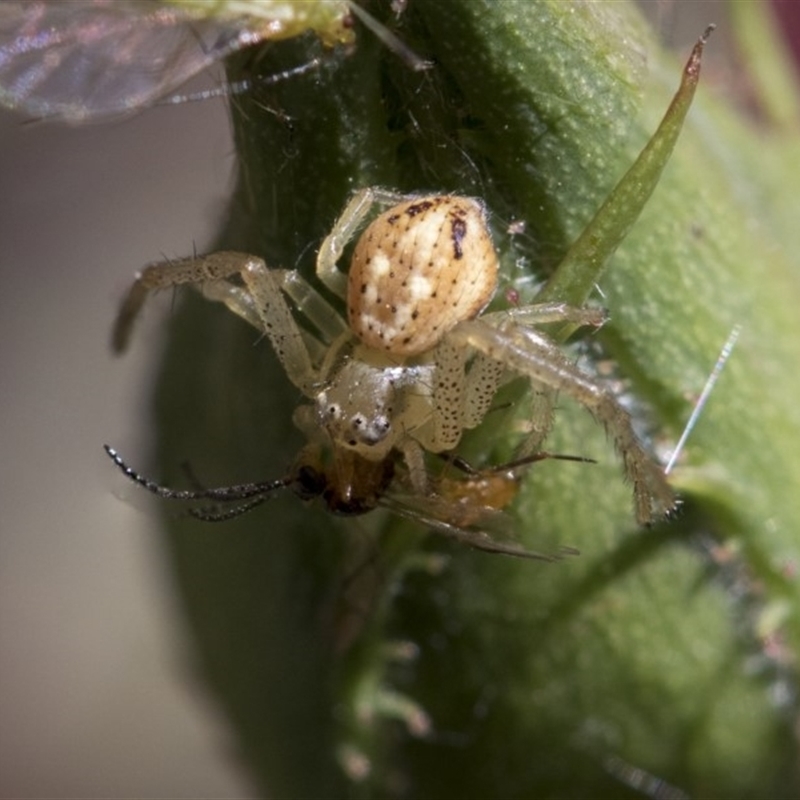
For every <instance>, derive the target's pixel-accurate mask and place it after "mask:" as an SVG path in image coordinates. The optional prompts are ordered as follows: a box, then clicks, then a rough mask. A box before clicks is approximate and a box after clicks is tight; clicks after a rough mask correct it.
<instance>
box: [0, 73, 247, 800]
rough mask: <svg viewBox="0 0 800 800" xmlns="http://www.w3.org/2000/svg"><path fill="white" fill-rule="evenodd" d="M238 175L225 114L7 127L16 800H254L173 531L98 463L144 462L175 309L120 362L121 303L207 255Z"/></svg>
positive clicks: (5, 390) (3, 488)
mask: <svg viewBox="0 0 800 800" xmlns="http://www.w3.org/2000/svg"><path fill="white" fill-rule="evenodd" d="M205 82H206V84H211V85H213V83H214V81H213V80H211V81H209V79H208V77H206V79H205ZM234 163H235V162H234V157H233V152H232V145H231V141H230V131H229V124H228V115H227V111H226V106H225V103H224V102H223V101H220V100H216V101H214V100H212V101H208V102H202V103H192V104H185V105H180V106H176V107H168V108H156V109H152V110H150V111H147V112H144V113H142V114H139V115H138V116H136V117H133V118H131V119H129V120H125V121H122V122H116V123H111V124H98V125H91V126H85V127H77V128H74V127H67V126H64V125H60V124H56V123H46V124H45V123H24V117H22V116H20V115H17V114H12V113H10V112H4V113H0V176H2V178H0V181H1V183H0V186H2V191H0V275H1V276H2V281H1V283H0V452H2V459H1V460H0V720H2V722H1V723H0V796H2V797H55V796H59V797H66V796H70V797H122V796H128V797H133V796H137V797H155V796H159V797H201V796H207V797H211V796H215V797H221V796H225V797H246V796H248V785H247V782H246V780H245V779H244V778H243V777H242V775H241V773H240V770H239V769H238V767H237V765H236V764H235V763H233V761H232V757H229V754H230V753H231V752H233V747H232V746H230V745H231V744H232V743H231V742H230V741H229V740H228V738H227V733H226V728H225V725H224V724H223V722H222V721H221V720H220V719H219V718H218V717H217V714H216V709H215V707H214V705H213V702H212V701H210V700H209V699H208V698H207V697H206V695H205V694H204V692H203V688H202V686H200V685H199V684H198V683H197V682H196V681H195V678H194V676H193V673H192V666H191V656H190V655H189V653H188V652H187V643H186V642H185V641H184V639H183V633H182V627H181V623H180V618H179V614H178V611H177V609H176V607H175V605H174V604H173V596H172V593H171V590H170V584H169V577H168V575H166V574H165V573H164V572H163V571H162V568H163V566H164V564H163V562H162V560H161V556H160V552H159V543H158V532H157V530H154V525H155V521H156V520H155V517H154V516H153V515H152V514H151V513H150V510H149V506H148V505H147V504H146V503H145V502H144V499H143V498H141V497H140V496H137V494H136V493H135V492H129V488H128V486H127V485H126V483H125V480H124V478H122V476H121V475H120V474H119V473H118V472H117V470H116V469H115V468H114V466H113V465H112V464H111V462H110V461H109V460H108V458H107V456H106V455H105V453H104V452H103V450H102V445H103V443H105V442H108V443H110V444H113V445H114V446H116V447H118V448H119V449H120V450H121V452H122V453H124V454H125V456H126V457H127V458H129V459H130V460H131V462H132V463H134V464H144V463H146V461H147V446H148V442H149V441H150V437H151V434H150V412H149V408H150V394H151V387H152V383H153V378H154V370H155V368H156V366H157V364H158V361H159V354H160V343H161V336H160V335H159V320H161V321H163V319H164V317H165V315H166V314H168V313H169V302H170V298H169V296H168V295H169V294H170V293H166V296H165V297H163V298H162V300H165V301H166V303H163V302H162V304H161V309H162V312H163V313H161V314H159V311H158V305H159V304H158V303H156V306H155V307H154V308H153V309H151V310H150V312H151V313H149V314H147V315H146V317H147V319H146V320H145V323H144V324H143V325H142V326H141V329H140V330H139V331H137V333H138V334H141V335H137V336H136V337H135V342H134V344H133V347H132V348H131V352H130V353H128V354H127V355H126V357H124V358H121V359H115V358H113V357H112V355H111V353H110V350H109V345H108V343H109V334H110V329H111V324H112V321H113V319H114V314H115V311H116V307H117V304H118V302H119V299H120V298H121V297H122V294H123V292H124V291H125V289H126V288H127V286H128V284H129V283H130V281H131V279H132V277H133V274H134V272H135V271H136V270H137V269H138V268H139V267H140V266H142V265H143V264H145V263H146V262H148V261H153V260H157V259H161V258H163V257H165V256H168V257H175V256H180V255H186V254H188V253H190V252H191V251H192V248H193V247H196V248H197V249H198V250H200V251H202V250H205V249H207V248H208V247H209V246H210V243H211V241H212V240H213V238H214V235H215V232H216V231H217V229H218V227H219V223H220V218H221V216H222V214H223V213H224V210H225V204H226V198H227V197H228V195H229V193H230V191H231V189H232V185H233V174H232V170H233V168H234ZM131 488H135V487H131Z"/></svg>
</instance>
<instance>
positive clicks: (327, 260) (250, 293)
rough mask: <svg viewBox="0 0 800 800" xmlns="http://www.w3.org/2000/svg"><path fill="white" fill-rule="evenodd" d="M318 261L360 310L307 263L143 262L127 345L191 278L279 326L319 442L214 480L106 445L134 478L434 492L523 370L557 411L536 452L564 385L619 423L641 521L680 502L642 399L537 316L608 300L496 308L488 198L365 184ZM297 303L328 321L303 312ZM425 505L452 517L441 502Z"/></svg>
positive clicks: (588, 316) (344, 500) (369, 499)
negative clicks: (149, 471)
mask: <svg viewBox="0 0 800 800" xmlns="http://www.w3.org/2000/svg"><path fill="white" fill-rule="evenodd" d="M374 204H379V205H381V206H386V207H389V208H388V210H387V211H385V212H384V213H382V214H381V215H380V216H378V217H377V218H375V219H374V220H373V221H372V222H371V223H370V224H369V225H368V226H367V227H366V229H365V230H364V231H363V233H361V235H360V237H359V239H358V242H357V244H356V246H355V250H354V252H353V257H352V261H351V265H350V269H349V272H348V273H347V274H345V273H344V272H342V271H340V269H339V267H338V262H339V260H340V258H341V256H342V253H343V250H344V248H345V246H346V244H347V243H348V242H349V241H350V240H351V239H352V238H353V237H354V236H355V235H356V233H357V232H358V231H359V230H360V228H361V227H362V225H363V223H364V222H365V220H366V217H367V215H368V213H369V211H370V209H371V207H372V206H373V205H374ZM316 273H317V277H318V278H319V280H320V281H321V282H322V283H323V284H324V285H325V286H326V287H327V288H328V289H329V290H330V291H331V292H332V293H333V294H334V295H337V296H339V297H341V298H342V299H343V300H344V301H345V303H346V306H347V320H345V319H344V318H343V317H342V315H341V314H340V313H339V312H338V311H337V310H336V309H335V308H334V307H333V306H332V305H331V304H330V303H329V302H328V301H327V300H326V299H325V298H324V297H323V296H322V295H321V294H320V293H319V292H318V291H317V290H315V289H314V288H313V287H312V286H311V285H310V284H309V283H308V282H307V281H306V280H305V279H304V278H302V277H301V276H300V275H299V273H297V272H296V271H293V270H280V269H271V268H269V267H268V266H267V265H266V263H265V262H264V261H263V259H261V258H259V257H257V256H253V255H248V254H246V253H238V252H219V253H212V254H210V255H207V256H201V257H196V258H188V259H184V260H180V261H174V262H160V263H156V264H152V265H150V266H148V267H146V268H145V269H143V270H142V271H141V272H140V273H139V275H138V276H137V278H136V281H135V282H134V284H133V285H132V287H131V289H130V291H129V293H128V296H127V297H126V299H125V301H124V303H123V306H122V309H121V312H120V315H119V318H118V320H117V324H116V328H115V331H114V347H115V349H116V350H117V351H118V352H119V351H122V350H123V349H124V348H125V347H126V345H127V342H128V339H129V335H130V331H131V326H132V323H133V321H134V319H135V317H136V315H137V314H138V312H139V309H140V308H141V306H142V304H143V303H144V301H145V299H146V297H147V295H148V294H149V293H150V292H151V291H152V290H155V289H164V288H168V287H174V286H179V285H182V284H192V285H194V286H195V287H197V288H198V289H199V290H200V291H202V293H203V294H204V295H205V296H206V297H207V298H209V299H211V300H216V301H219V302H222V303H224V304H225V305H226V306H227V307H228V308H229V309H230V310H231V311H233V312H234V313H236V314H238V315H239V316H240V317H242V318H243V319H245V320H246V321H247V322H249V323H250V324H251V325H252V326H253V327H254V328H256V329H257V330H258V331H260V332H261V333H263V334H264V335H265V336H266V337H267V338H268V339H269V340H270V342H271V344H272V346H273V348H274V350H275V352H276V354H277V356H278V358H279V359H280V362H281V364H282V365H283V368H284V370H285V371H286V374H287V376H288V378H289V380H291V381H292V383H293V384H294V385H295V386H297V387H298V389H300V391H301V392H302V393H303V394H304V395H305V396H306V397H307V398H308V399H309V400H310V403H308V404H304V405H301V406H300V407H299V408H298V409H297V410H296V412H295V416H294V419H295V423H296V424H297V425H298V427H299V428H300V429H301V430H302V431H303V433H304V434H305V435H306V437H307V439H308V442H309V445H308V447H307V448H306V449H305V450H304V451H303V453H302V454H301V456H300V457H299V459H298V462H297V465H296V467H295V468H294V469H293V470H292V471H291V473H290V474H289V476H287V477H286V478H284V479H281V480H280V481H273V482H270V483H264V484H245V485H243V486H239V487H228V488H227V489H220V490H206V491H199V492H191V491H179V490H173V489H166V488H165V487H159V486H158V485H157V484H155V483H153V482H152V481H149V480H147V479H146V478H143V477H142V476H140V475H138V473H135V472H134V471H133V470H131V469H130V468H129V467H127V466H126V465H125V463H124V462H123V461H122V459H121V458H120V457H119V456H118V455H117V454H116V452H115V451H113V450H111V449H110V448H107V449H108V450H109V454H110V455H111V456H112V458H114V460H115V461H116V463H117V464H118V465H119V466H120V467H121V468H122V469H123V470H124V471H125V472H126V474H128V475H129V477H131V478H133V479H134V480H137V481H138V482H139V483H141V484H142V485H144V486H145V487H146V488H148V489H150V490H151V491H155V492H156V493H158V494H161V495H162V496H164V497H177V498H178V499H198V498H208V499H213V500H221V501H228V500H250V499H254V502H252V503H251V504H250V505H254V504H257V503H258V502H261V500H263V499H264V497H265V496H266V495H267V494H268V493H269V492H271V491H272V490H273V489H275V488H278V487H280V486H290V487H293V488H294V489H295V490H296V491H297V492H298V493H299V494H300V495H301V496H308V497H311V496H319V495H321V496H323V497H324V498H325V499H326V501H327V503H328V505H329V507H330V508H331V509H332V510H334V511H337V512H340V513H363V512H365V511H369V510H371V509H372V508H375V507H376V506H377V505H378V504H381V498H382V497H383V496H384V495H385V494H386V493H387V491H388V490H389V488H390V486H392V482H393V481H394V480H395V479H396V478H395V476H396V475H397V474H398V471H399V470H402V474H403V479H402V482H403V486H404V487H408V489H407V491H410V492H411V493H413V494H414V495H416V496H418V497H420V498H425V497H428V498H431V497H434V498H435V496H436V494H437V489H438V487H437V486H435V485H433V486H432V485H431V479H430V478H429V470H428V469H427V468H426V464H425V453H426V452H427V453H448V452H450V451H452V450H453V449H454V448H455V447H456V446H457V445H458V443H459V440H460V439H461V436H462V434H463V432H464V431H465V430H467V429H470V428H474V427H476V426H477V425H479V424H480V423H481V422H482V420H483V419H484V417H485V415H486V413H487V411H488V410H489V408H490V405H491V403H492V400H493V398H494V396H495V393H496V392H497V390H498V388H499V387H500V386H501V385H502V384H504V383H505V382H507V381H508V380H510V379H512V378H515V377H518V376H523V377H525V378H528V379H529V380H530V382H531V385H532V388H533V390H534V391H536V392H537V393H538V394H539V396H540V397H542V398H544V402H543V403H542V402H539V403H538V407H539V408H543V409H544V412H543V414H542V417H541V418H537V419H535V420H532V421H531V426H530V427H531V430H532V433H530V434H529V435H528V436H527V438H526V439H525V441H524V442H523V443H522V444H521V445H520V447H519V455H520V456H521V457H523V458H525V457H529V456H531V454H534V453H536V452H537V451H538V448H539V445H540V443H541V441H542V440H543V439H544V437H545V436H546V435H547V433H548V431H549V429H550V427H551V424H552V417H553V414H552V408H553V404H554V401H555V397H556V395H557V394H559V393H563V394H564V395H568V396H569V397H572V398H573V399H575V400H577V401H578V402H579V403H580V404H582V405H583V406H584V407H585V408H586V409H587V410H588V411H589V412H590V413H591V414H592V415H593V416H594V417H595V419H597V420H598V422H600V423H601V424H602V425H603V426H604V428H605V429H606V431H607V432H608V434H609V435H610V436H611V438H612V440H613V442H614V445H615V447H616V449H617V452H618V453H619V455H620V457H621V459H622V462H623V466H624V471H625V476H626V477H627V479H628V480H629V481H630V483H631V485H632V487H633V494H634V504H635V512H636V519H637V521H638V522H639V523H641V524H649V523H651V522H653V521H655V520H656V519H658V518H659V517H662V516H663V515H665V514H667V513H669V511H670V510H671V509H672V508H673V506H674V504H675V498H674V495H673V493H672V490H671V489H670V487H669V485H668V484H667V481H666V478H665V476H664V472H663V470H662V468H661V467H660V465H659V464H657V463H656V462H655V461H654V460H653V459H652V458H651V457H650V455H649V454H648V453H647V451H646V450H645V448H644V446H643V445H642V443H641V442H640V441H639V440H638V438H637V436H636V434H635V433H634V430H633V427H632V423H631V418H630V415H629V414H628V412H627V411H626V410H625V409H624V408H623V407H622V406H621V405H620V403H619V402H618V401H617V399H616V398H615V396H614V395H613V394H612V393H611V392H610V391H609V390H608V389H607V388H606V387H605V386H604V385H603V384H602V383H600V382H598V381H597V380H595V379H594V378H593V377H592V376H590V375H588V374H586V373H585V372H583V371H581V370H580V369H578V368H577V367H576V366H575V365H574V364H573V363H572V362H571V361H570V360H569V359H568V358H567V357H566V356H565V355H564V353H563V352H562V351H561V349H560V347H559V346H558V345H557V344H556V343H555V342H554V341H553V340H551V339H549V338H548V337H547V336H546V335H544V334H543V333H542V332H541V331H539V330H537V329H536V326H538V325H541V324H543V323H551V322H567V323H571V324H575V325H593V326H598V325H600V324H602V323H603V321H604V320H605V315H604V313H603V312H602V311H600V310H598V309H593V308H576V307H570V306H567V305H564V304H559V303H546V304H538V305H528V306H522V307H517V308H511V309H507V310H505V311H495V312H484V309H485V308H486V306H487V304H488V303H489V302H490V300H491V299H492V297H493V295H494V294H495V291H496V289H497V280H498V279H497V273H498V260H497V254H496V252H495V249H494V246H493V244H492V240H491V236H490V233H489V230H488V227H487V221H486V211H485V209H484V206H483V204H482V203H481V202H480V201H478V200H476V199H474V198H468V197H459V196H454V195H425V196H410V195H400V194H396V193H394V192H390V191H387V190H384V189H379V188H367V189H362V190H361V191H359V192H358V193H357V194H356V195H355V196H354V197H353V198H352V200H351V201H350V202H349V203H348V205H347V207H346V208H345V209H344V211H343V213H342V214H341V216H340V217H339V219H338V220H337V221H336V223H335V224H334V226H333V229H332V231H331V233H330V234H329V235H328V236H327V237H326V238H325V240H324V241H323V243H322V246H321V247H320V250H319V254H318V256H317V267H316ZM231 279H233V280H231ZM239 279H240V280H239ZM290 302H291V304H292V305H293V306H294V308H295V310H296V312H299V313H300V314H302V316H303V317H304V318H305V319H306V320H307V322H308V323H309V324H310V326H311V327H313V329H314V332H313V333H311V332H309V330H307V329H305V328H301V327H300V326H298V324H297V322H296V321H295V318H294V316H293V312H292V309H291V308H290ZM323 453H327V455H322V454H323ZM464 486H469V483H467V482H465V483H464ZM445 499H446V498H445ZM428 502H429V503H430V502H435V500H434V501H432V500H430V499H429V501H428ZM386 505H389V506H390V507H392V506H391V504H390V503H386ZM247 507H249V505H248V506H247ZM395 510H398V509H397V508H395ZM400 510H401V511H402V509H400ZM235 513H238V510H236V512H235ZM201 516H202V515H201ZM224 516H225V515H210V518H219V517H224ZM411 516H417V517H418V518H422V519H424V520H426V521H431V519H433V522H434V524H435V523H436V522H437V520H438V522H440V523H441V525H439V526H438V527H440V528H441V527H442V525H443V526H444V527H447V526H448V525H450V523H449V522H448V521H447V519H444V520H442V519H441V518H442V517H446V516H447V515H446V513H441V514H439V513H437V512H436V511H435V509H434V510H432V511H431V512H430V513H429V514H427V515H425V514H416V515H415V514H414V513H412V514H411ZM450 527H454V528H456V529H458V530H460V529H461V527H463V526H460V525H459V524H458V523H454V525H450ZM445 532H447V531H445ZM456 538H458V537H456ZM468 543H470V544H473V545H475V546H482V545H481V544H480V543H477V544H476V542H475V541H468ZM484 549H492V550H499V551H501V552H509V550H508V549H507V548H506V549H504V548H503V547H501V546H497V547H495V546H487V547H484ZM512 550H515V551H518V550H520V548H512ZM523 552H524V551H523ZM516 554H520V553H516Z"/></svg>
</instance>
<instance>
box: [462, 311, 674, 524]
mask: <svg viewBox="0 0 800 800" xmlns="http://www.w3.org/2000/svg"><path fill="white" fill-rule="evenodd" d="M450 337H451V338H453V339H455V340H456V341H460V342H461V344H462V345H464V346H468V347H472V348H474V349H475V350H477V351H478V352H480V353H483V354H484V355H486V356H489V357H491V358H493V359H495V360H497V361H499V362H501V363H502V364H504V365H505V366H506V368H507V369H509V370H512V371H513V372H517V373H518V374H520V375H525V376H527V377H528V378H530V379H531V381H532V382H533V383H534V385H536V384H538V385H543V386H544V387H545V388H546V389H548V390H551V391H553V392H563V393H564V394H566V395H568V396H569V397H572V398H573V399H575V400H576V401H577V402H579V403H580V404H581V405H583V406H584V407H585V408H586V409H587V410H588V411H589V412H590V413H591V414H592V415H593V416H594V417H595V419H597V420H598V421H599V422H600V423H602V425H603V427H604V428H605V429H606V431H607V433H608V434H609V435H610V436H611V437H612V439H613V441H614V446H615V448H616V450H617V452H618V453H619V454H620V456H621V458H622V461H623V464H624V467H625V474H626V476H627V477H628V479H629V480H630V481H631V483H632V484H633V492H634V503H635V508H636V519H637V521H638V522H639V523H640V524H643V525H646V524H650V523H652V522H654V521H656V520H657V519H658V518H659V517H662V516H664V515H666V514H668V513H669V512H670V511H671V510H672V509H673V508H674V506H675V496H674V494H673V492H672V489H671V488H670V487H669V484H668V483H667V480H666V477H665V476H664V473H663V470H662V469H661V467H660V466H659V465H658V464H657V463H656V462H655V461H654V460H653V459H652V458H651V456H650V455H649V454H648V453H647V451H646V450H645V449H644V447H643V445H642V444H641V442H640V441H639V439H638V438H637V436H636V434H635V432H634V430H633V424H632V421H631V417H630V415H629V414H628V412H627V411H625V409H624V408H622V406H621V405H620V404H619V403H618V402H617V400H616V398H615V397H614V396H613V394H611V393H610V392H609V391H608V390H607V389H606V388H604V387H603V386H602V385H601V384H599V383H598V382H597V381H595V380H593V379H592V378H591V377H590V376H589V375H586V374H584V373H583V372H581V371H580V370H579V369H578V368H577V367H575V366H574V365H573V364H572V363H571V362H570V361H569V360H568V359H567V358H566V357H565V356H564V354H563V353H562V352H561V350H560V349H559V347H558V346H557V345H556V344H555V343H554V342H552V341H551V340H549V339H547V338H546V337H545V336H543V335H542V334H540V333H538V332H536V331H533V330H531V329H530V328H526V327H523V326H521V325H516V324H511V325H508V326H506V327H501V328H498V327H495V326H493V325H490V324H487V323H486V322H484V321H483V320H482V319H478V320H472V321H469V322H463V323H461V324H460V325H458V326H457V327H456V328H454V329H453V330H452V331H451V333H450Z"/></svg>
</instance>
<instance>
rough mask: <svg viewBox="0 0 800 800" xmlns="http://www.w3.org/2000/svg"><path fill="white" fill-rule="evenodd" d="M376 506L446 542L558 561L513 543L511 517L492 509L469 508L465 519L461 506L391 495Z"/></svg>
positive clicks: (429, 498)
mask: <svg viewBox="0 0 800 800" xmlns="http://www.w3.org/2000/svg"><path fill="white" fill-rule="evenodd" d="M380 504H381V505H382V506H383V507H384V508H387V509H389V510H390V511H392V512H393V513H395V514H397V515H398V516H401V517H404V518H405V519H410V520H412V521H414V522H418V523H420V524H422V525H425V526H427V527H428V528H430V529H431V530H432V531H435V532H436V533H440V534H442V535H443V536H446V537H447V538H448V539H452V540H454V541H456V542H459V543H461V544H465V545H467V546H468V547H473V548H475V549H477V550H483V551H485V552H487V553H500V554H502V555H507V556H516V557H517V558H533V559H537V560H539V561H558V560H559V559H560V558H561V556H562V554H561V553H557V554H553V555H551V554H547V553H537V552H536V551H534V550H527V549H526V548H524V547H523V546H522V545H520V544H517V543H515V542H513V541H512V540H511V539H512V536H511V525H512V520H511V518H510V517H509V515H508V514H506V513H504V512H502V511H498V510H497V509H494V508H488V507H481V506H472V507H470V508H469V511H468V517H469V518H468V519H467V518H466V517H465V509H464V507H463V506H462V504H460V503H453V502H450V501H448V500H447V499H446V498H444V497H439V496H437V495H431V496H425V497H422V496H419V495H398V494H395V493H392V494H389V495H386V496H385V497H383V498H381V503H380ZM565 552H566V551H565Z"/></svg>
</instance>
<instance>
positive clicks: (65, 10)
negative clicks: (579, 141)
mask: <svg viewBox="0 0 800 800" xmlns="http://www.w3.org/2000/svg"><path fill="white" fill-rule="evenodd" d="M351 14H352V15H353V16H355V17H357V18H358V19H359V20H361V22H362V23H363V24H364V25H365V26H366V27H367V28H369V29H370V30H371V31H372V33H373V34H374V35H376V36H378V38H380V39H381V40H382V41H383V42H384V44H386V46H387V47H389V48H390V49H391V50H392V51H393V52H395V53H396V54H397V55H398V56H399V57H400V58H402V59H403V60H405V61H406V63H407V64H409V65H410V66H411V68H412V69H424V68H426V66H427V64H426V63H425V62H423V61H422V60H421V59H419V58H418V57H417V56H416V55H415V54H414V53H412V52H411V51H410V50H409V49H408V48H407V47H406V46H405V45H404V44H403V43H402V42H401V41H400V40H399V39H398V38H397V37H396V36H395V35H394V34H393V33H392V32H391V31H389V30H388V29H386V28H385V27H384V26H383V25H381V24H380V23H379V22H377V20H374V19H373V18H372V17H371V16H370V15H369V14H368V13H367V12H366V11H364V10H363V9H362V8H360V7H359V6H358V5H357V4H356V3H355V2H354V0H237V2H226V0H171V2H170V1H169V0H163V1H162V2H155V1H154V0H70V1H69V2H62V0H36V1H35V2H32V1H31V0H3V2H1V3H0V103H1V104H3V105H5V106H8V107H9V108H15V109H20V110H22V111H25V112H26V113H28V114H31V115H33V116H35V117H42V118H54V119H61V120H64V121H66V122H72V123H81V122H90V121H97V120H102V119H107V118H113V117H116V116H120V115H124V114H129V113H131V112H133V111H137V110H140V109H142V108H145V107H147V106H150V105H153V104H155V103H157V102H158V101H160V100H162V99H163V98H165V97H167V95H169V94H170V93H172V92H174V91H175V90H176V89H178V87H180V86H181V85H182V84H183V83H185V82H186V81H187V80H188V79H189V78H191V77H192V76H194V75H196V74H197V73H199V72H201V71H202V70H203V69H205V68H207V67H209V66H211V65H212V64H215V63H218V62H220V61H222V60H223V59H225V58H227V57H228V56H230V55H232V54H234V53H236V52H238V51H240V50H243V49H244V48H245V47H249V46H251V45H255V44H259V43H261V42H267V41H276V40H279V39H288V38H291V37H294V36H299V35H300V34H302V33H304V32H306V31H313V32H314V33H315V34H316V35H317V36H318V37H319V39H320V40H321V42H322V43H323V45H326V46H328V47H332V46H333V45H336V44H350V43H352V42H353V41H354V31H353V20H352V16H351ZM317 65H318V64H317V62H316V60H312V61H310V62H308V63H306V64H299V65H297V67H295V68H294V69H289V70H287V71H286V72H285V73H280V74H278V75H275V76H271V78H270V79H269V80H268V82H275V81H277V80H282V79H283V78H288V77H292V76H294V75H297V74H302V73H303V72H306V71H308V70H310V69H313V68H314V67H316V66H317ZM234 88H235V87H234ZM226 93H227V92H226V91H220V94H226ZM203 94H204V95H205V94H213V92H211V93H203ZM177 99H178V100H180V99H182V98H177ZM186 99H194V96H189V97H188V98H186Z"/></svg>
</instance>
